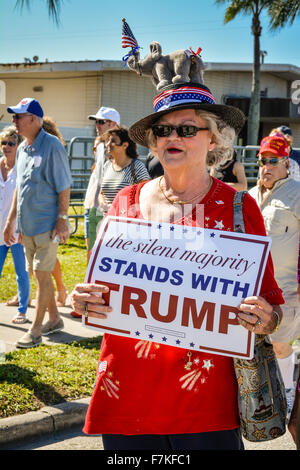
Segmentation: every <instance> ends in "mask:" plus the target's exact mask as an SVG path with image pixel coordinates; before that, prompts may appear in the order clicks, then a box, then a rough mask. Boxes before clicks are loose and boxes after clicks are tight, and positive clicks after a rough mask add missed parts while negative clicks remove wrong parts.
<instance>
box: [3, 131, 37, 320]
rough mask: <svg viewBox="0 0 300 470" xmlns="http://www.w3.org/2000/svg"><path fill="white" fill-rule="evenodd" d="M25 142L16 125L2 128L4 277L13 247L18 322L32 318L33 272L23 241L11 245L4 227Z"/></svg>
mask: <svg viewBox="0 0 300 470" xmlns="http://www.w3.org/2000/svg"><path fill="white" fill-rule="evenodd" d="M21 142H22V137H21V136H20V135H19V134H18V133H17V130H16V128H15V126H7V127H5V128H4V129H3V130H2V132H1V134H0V149H1V152H2V154H3V156H2V157H1V158H0V170H1V171H0V277H1V274H2V270H3V266H4V263H5V260H6V257H7V254H8V251H9V249H10V250H11V254H12V258H13V263H14V267H15V272H16V280H17V289H18V304H17V306H18V313H17V315H16V316H15V317H14V318H13V319H12V322H13V323H16V324H22V323H27V322H28V318H27V315H26V312H27V307H28V303H29V291H30V282H29V274H28V272H27V270H26V266H25V253H24V248H23V245H22V244H21V243H19V242H18V241H16V243H14V244H12V245H11V246H9V245H7V244H6V243H5V241H4V237H3V230H4V227H5V224H6V219H7V217H8V213H9V211H10V208H11V205H12V202H13V196H14V191H15V188H16V181H17V173H16V165H15V164H16V154H17V148H18V145H19V144H20V143H21ZM15 238H16V240H17V238H18V237H17V234H16V232H15ZM6 305H14V303H13V302H12V303H11V301H9V300H8V301H7V302H6Z"/></svg>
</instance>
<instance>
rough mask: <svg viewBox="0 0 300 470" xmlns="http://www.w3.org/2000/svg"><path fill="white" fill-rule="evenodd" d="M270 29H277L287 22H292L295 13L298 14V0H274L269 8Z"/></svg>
mask: <svg viewBox="0 0 300 470" xmlns="http://www.w3.org/2000/svg"><path fill="white" fill-rule="evenodd" d="M269 14H270V17H271V29H272V30H274V29H279V28H283V27H284V26H286V25H287V24H288V23H290V24H291V25H292V24H293V22H294V20H295V19H296V16H297V15H300V1H299V0H286V1H282V0H274V1H273V2H272V3H271V5H270V8H269Z"/></svg>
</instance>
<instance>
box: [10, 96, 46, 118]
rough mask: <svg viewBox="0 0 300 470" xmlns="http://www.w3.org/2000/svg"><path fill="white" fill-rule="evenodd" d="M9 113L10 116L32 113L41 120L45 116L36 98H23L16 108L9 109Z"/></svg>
mask: <svg viewBox="0 0 300 470" xmlns="http://www.w3.org/2000/svg"><path fill="white" fill-rule="evenodd" d="M7 112H8V113H10V114H24V113H30V114H34V115H35V116H38V117H40V118H42V117H43V116H44V111H43V109H42V107H41V105H40V103H39V102H38V101H37V100H36V99H34V98H23V99H22V100H21V101H20V103H18V104H17V105H16V106H10V107H9V108H7Z"/></svg>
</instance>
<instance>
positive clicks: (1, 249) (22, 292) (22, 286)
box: [0, 243, 30, 314]
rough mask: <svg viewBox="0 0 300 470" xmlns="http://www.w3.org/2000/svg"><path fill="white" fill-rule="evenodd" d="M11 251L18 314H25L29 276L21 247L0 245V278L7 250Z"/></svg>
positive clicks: (16, 244)
mask: <svg viewBox="0 0 300 470" xmlns="http://www.w3.org/2000/svg"><path fill="white" fill-rule="evenodd" d="M9 249H10V250H11V254H12V257H13V262H14V265H15V271H16V279H17V286H18V296H19V307H18V312H20V313H23V314H25V313H26V311H27V307H28V302H29V294H30V282H29V274H28V272H27V271H26V267H25V254H24V248H23V245H21V244H20V243H15V244H14V245H12V246H6V245H0V278H1V275H2V269H3V266H4V263H5V260H6V256H7V253H8V250H9Z"/></svg>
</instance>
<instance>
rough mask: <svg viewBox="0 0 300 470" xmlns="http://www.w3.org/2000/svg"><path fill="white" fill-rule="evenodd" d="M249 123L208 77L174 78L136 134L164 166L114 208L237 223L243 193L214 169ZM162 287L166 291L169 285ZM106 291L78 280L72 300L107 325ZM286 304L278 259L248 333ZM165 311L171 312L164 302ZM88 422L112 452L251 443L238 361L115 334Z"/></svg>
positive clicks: (170, 218) (245, 317)
mask: <svg viewBox="0 0 300 470" xmlns="http://www.w3.org/2000/svg"><path fill="white" fill-rule="evenodd" d="M244 122H245V117H244V115H243V113H242V112H241V111H240V110H239V109H237V108H234V107H231V106H226V105H219V104H216V103H215V99H214V97H213V95H212V93H211V91H210V90H209V89H208V88H207V87H206V86H204V85H203V84H202V83H177V84H174V83H171V84H170V85H168V86H166V87H165V88H163V89H161V90H159V94H158V96H157V97H156V98H155V99H154V112H153V113H152V114H150V115H149V116H146V117H144V118H143V119H141V120H139V121H138V122H136V123H135V124H133V125H132V126H131V127H130V129H129V135H130V138H131V139H132V140H133V141H135V142H136V143H137V144H140V145H143V146H145V147H148V148H150V149H151V150H152V149H153V150H154V151H155V154H156V155H157V156H158V158H159V160H160V163H161V165H162V167H163V169H164V173H163V175H161V176H159V177H158V178H155V179H151V180H150V181H147V182H143V183H140V184H137V185H133V186H128V187H126V188H124V189H122V190H121V191H120V192H119V193H118V194H117V196H116V198H115V199H114V201H113V204H112V206H111V208H110V210H109V211H108V214H107V215H112V216H114V215H115V216H118V215H122V216H126V215H127V217H133V218H137V219H144V220H152V221H156V222H157V223H158V224H159V223H160V222H166V223H171V224H179V225H186V226H197V227H202V228H209V229H213V230H223V231H226V233H228V231H233V230H234V227H233V201H234V194H235V193H236V191H235V190H234V189H233V188H231V187H230V186H228V185H226V184H225V183H223V182H222V181H219V180H217V179H215V178H213V177H211V176H210V175H209V173H208V171H207V167H211V166H214V165H220V164H221V163H223V162H224V161H226V160H228V158H229V157H230V156H231V154H232V151H233V142H234V138H235V135H236V134H237V133H239V131H240V130H241V128H242V127H243V125H244ZM243 207H244V209H243V215H244V221H245V229H246V232H248V233H252V234H259V235H265V229H264V224H263V219H262V216H261V214H260V211H259V209H258V207H257V204H256V203H255V201H254V200H253V199H252V198H251V197H250V196H249V195H248V194H246V195H245V198H244V206H243ZM198 209H200V210H198ZM203 211H204V212H203ZM200 213H201V215H200ZM168 243H169V244H172V239H170V240H168ZM157 289H158V290H160V291H161V294H162V295H163V293H164V289H166V285H165V287H163V286H161V287H159V286H157ZM96 292H97V293H98V292H105V288H104V286H103V285H101V284H96V283H95V284H81V285H78V286H76V287H75V289H74V290H73V292H72V294H71V299H72V300H71V301H72V304H73V308H74V309H75V310H76V311H77V312H78V313H79V314H81V315H84V314H85V313H86V314H87V315H91V317H96V318H99V319H101V322H102V323H103V324H104V325H105V318H106V317H108V316H110V315H114V311H112V308H111V307H110V306H109V305H104V302H103V300H102V299H101V297H99V296H96V295H94V293H96ZM281 303H283V298H282V296H281V293H280V289H279V288H278V286H277V283H276V281H275V279H274V276H273V271H272V262H271V258H270V257H269V259H268V261H267V265H266V270H265V273H264V276H263V280H262V287H261V294H260V295H258V296H255V297H247V298H245V299H244V301H243V303H242V304H241V305H240V306H239V308H240V313H239V315H238V320H239V322H240V323H241V325H242V326H243V327H244V328H246V329H247V330H248V331H252V332H254V333H256V334H266V333H270V332H272V331H273V330H274V329H275V328H276V327H277V325H278V321H279V320H280V317H281V310H280V306H279V304H281ZM145 308H146V311H147V307H145ZM275 312H277V313H275ZM146 314H147V315H148V314H149V316H150V315H151V313H150V312H148V311H147V312H146ZM161 314H162V315H165V314H166V310H164V307H163V306H161ZM167 325H168V324H166V328H170V325H169V327H168V326H167ZM204 364H209V367H208V370H206V369H204V368H203V365H204ZM187 384H188V385H187ZM83 430H84V432H85V433H87V434H98V433H100V434H102V439H103V444H104V449H105V450H112V449H114V450H147V449H148V450H149V449H152V450H153V449H160V450H164V451H170V450H179V449H180V450H203V449H207V450H213V449H214V450H220V449H223V450H225V449H228V450H229V449H230V450H238V449H243V443H242V439H241V433H240V422H239V415H238V398H237V380H236V378H235V374H234V369H233V360H232V358H230V357H225V356H222V355H216V354H211V353H209V352H204V351H199V352H198V351H194V350H193V351H190V350H188V349H183V348H180V347H174V346H168V345H165V344H162V345H161V344H156V343H155V342H151V340H149V341H139V340H138V339H137V340H136V339H133V338H125V337H119V336H116V335H110V334H105V335H104V338H103V342H102V346H101V351H100V361H99V368H98V373H97V381H96V385H95V389H94V392H93V396H92V398H91V402H90V405H89V409H88V412H87V416H86V421H85V426H84V428H83Z"/></svg>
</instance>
